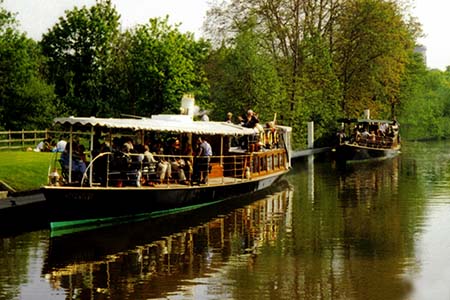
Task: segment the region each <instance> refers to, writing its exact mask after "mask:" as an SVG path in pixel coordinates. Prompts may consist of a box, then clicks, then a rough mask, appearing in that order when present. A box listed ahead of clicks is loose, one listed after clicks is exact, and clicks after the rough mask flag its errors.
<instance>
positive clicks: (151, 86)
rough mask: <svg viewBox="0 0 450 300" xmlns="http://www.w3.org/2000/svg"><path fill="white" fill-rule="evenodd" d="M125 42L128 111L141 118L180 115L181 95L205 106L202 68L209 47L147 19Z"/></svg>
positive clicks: (162, 22)
mask: <svg viewBox="0 0 450 300" xmlns="http://www.w3.org/2000/svg"><path fill="white" fill-rule="evenodd" d="M123 38H124V39H125V40H126V41H127V45H128V48H127V51H126V55H127V57H126V65H127V69H128V71H127V78H126V79H125V80H124V82H125V83H126V85H127V86H126V89H127V91H128V97H129V98H128V100H127V103H129V109H131V112H132V113H133V112H139V114H140V115H151V114H155V113H162V112H163V113H169V112H172V113H173V112H179V108H180V99H181V97H182V95H183V94H184V93H193V94H194V95H195V96H196V99H197V100H198V102H199V104H201V105H204V104H205V100H206V97H207V95H208V85H207V81H206V77H205V73H204V71H203V68H202V66H203V64H204V62H205V59H206V56H207V54H208V51H209V44H208V43H207V42H206V41H204V40H200V41H195V40H194V38H193V35H192V34H190V33H185V34H182V33H180V32H179V30H178V28H177V27H175V28H174V27H172V26H170V25H169V24H168V19H167V18H165V19H158V18H157V19H150V21H149V23H148V24H146V25H139V26H137V27H136V28H134V29H133V30H131V31H129V32H128V33H126V34H125V35H124V37H123Z"/></svg>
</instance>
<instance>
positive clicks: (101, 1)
mask: <svg viewBox="0 0 450 300" xmlns="http://www.w3.org/2000/svg"><path fill="white" fill-rule="evenodd" d="M119 18H120V16H119V15H118V13H117V11H116V10H115V8H114V7H113V6H112V4H111V1H110V0H98V1H97V3H96V5H94V6H92V7H90V8H86V7H83V8H81V9H78V8H77V7H75V8H74V9H73V10H71V11H66V15H65V17H61V18H60V19H59V22H58V23H57V24H56V25H55V26H53V28H51V29H50V30H49V32H47V33H46V34H44V36H43V38H42V41H41V45H42V49H43V53H44V55H45V56H46V57H47V65H48V73H47V76H48V78H49V80H50V81H51V82H53V83H54V84H55V87H56V93H57V94H58V96H59V97H60V98H61V100H62V101H63V102H64V103H65V104H66V105H67V106H68V107H69V109H70V110H71V113H73V114H77V115H87V116H91V115H107V114H110V110H111V107H110V105H109V103H108V102H107V101H105V99H107V93H108V91H109V90H110V87H109V86H107V85H106V84H105V82H108V81H107V80H106V70H108V68H109V63H110V53H111V51H112V47H113V45H114V42H115V39H116V37H117V35H118V33H119Z"/></svg>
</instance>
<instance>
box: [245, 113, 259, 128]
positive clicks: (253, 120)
mask: <svg viewBox="0 0 450 300" xmlns="http://www.w3.org/2000/svg"><path fill="white" fill-rule="evenodd" d="M258 123H259V119H258V117H257V115H256V114H255V113H254V112H253V110H251V109H249V110H248V111H247V116H246V118H245V119H243V123H242V126H244V127H247V128H255V126H256V124H258Z"/></svg>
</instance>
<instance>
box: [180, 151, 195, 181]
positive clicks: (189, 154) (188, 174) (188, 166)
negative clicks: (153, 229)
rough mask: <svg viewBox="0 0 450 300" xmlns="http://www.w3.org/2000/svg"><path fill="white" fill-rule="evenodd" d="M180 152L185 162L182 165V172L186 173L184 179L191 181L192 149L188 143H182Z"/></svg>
mask: <svg viewBox="0 0 450 300" xmlns="http://www.w3.org/2000/svg"><path fill="white" fill-rule="evenodd" d="M182 154H183V157H184V161H185V162H186V164H185V166H184V174H185V175H186V180H187V181H191V179H192V174H193V172H194V151H193V149H192V145H191V144H190V143H185V144H184V149H183V151H182Z"/></svg>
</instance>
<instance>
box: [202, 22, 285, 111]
mask: <svg viewBox="0 0 450 300" xmlns="http://www.w3.org/2000/svg"><path fill="white" fill-rule="evenodd" d="M253 26H254V24H252V23H249V24H248V27H247V28H242V31H241V32H240V33H239V34H238V35H237V36H236V38H235V40H234V45H233V46H232V47H228V48H227V47H225V46H224V47H222V48H220V49H218V50H217V51H216V52H215V54H214V55H212V56H211V57H210V64H209V65H208V68H207V72H208V77H209V80H210V83H211V100H212V102H213V103H214V107H215V112H214V116H215V118H216V119H219V120H220V119H224V118H225V116H226V114H227V112H228V111H231V112H233V113H235V114H245V112H246V111H247V110H248V109H252V110H254V111H256V112H257V113H258V114H259V116H260V118H261V119H262V120H271V119H273V117H274V113H275V112H278V118H280V112H281V107H282V105H281V104H282V103H283V99H285V96H284V95H283V89H282V86H281V82H280V79H279V76H278V73H277V70H276V68H275V64H274V62H273V60H272V57H271V56H270V55H269V54H268V53H267V52H265V51H264V49H263V48H261V47H260V44H259V43H260V39H259V38H260V37H259V36H258V35H257V34H256V33H255V32H254V30H253V28H254V27H253ZM281 117H282V116H281Z"/></svg>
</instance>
